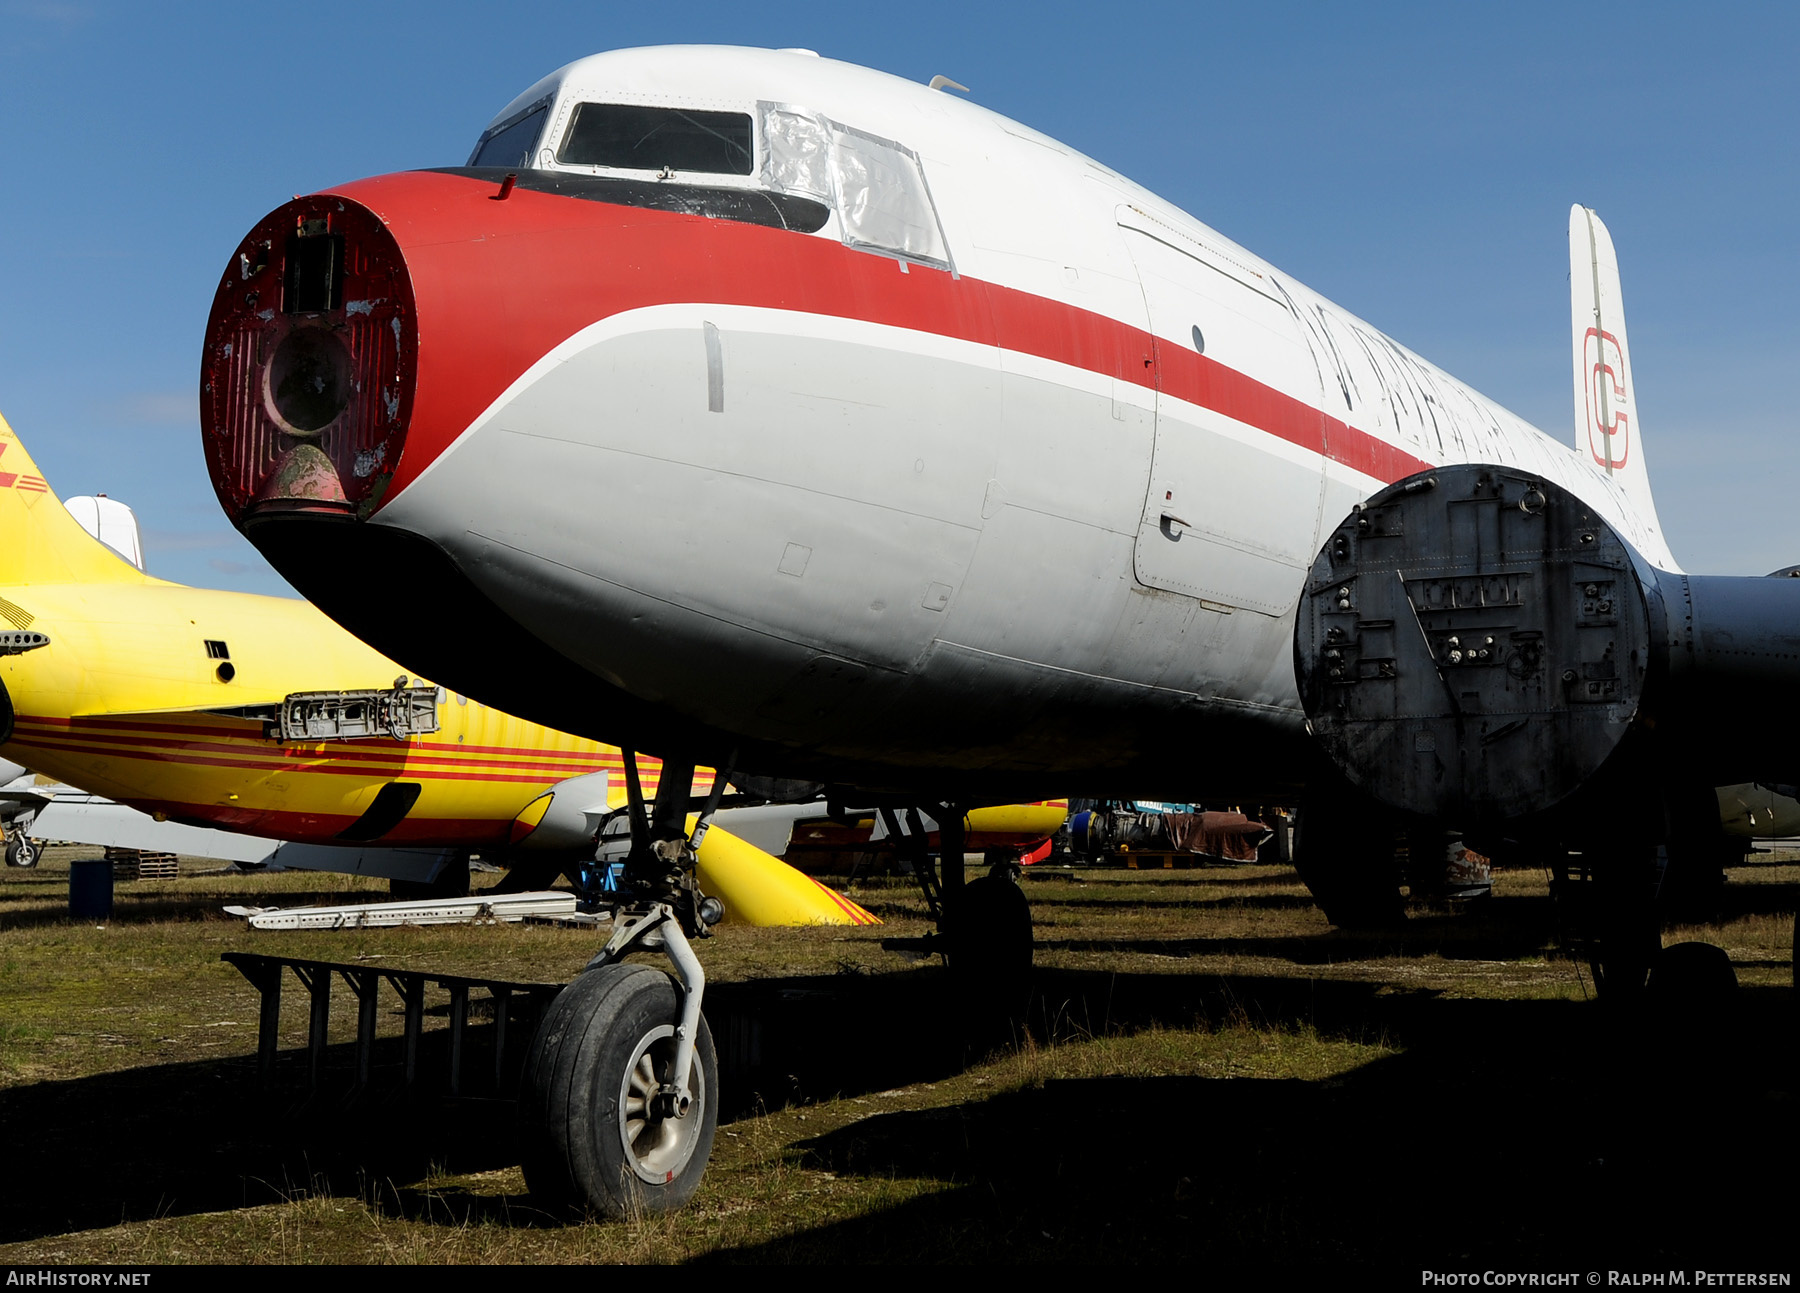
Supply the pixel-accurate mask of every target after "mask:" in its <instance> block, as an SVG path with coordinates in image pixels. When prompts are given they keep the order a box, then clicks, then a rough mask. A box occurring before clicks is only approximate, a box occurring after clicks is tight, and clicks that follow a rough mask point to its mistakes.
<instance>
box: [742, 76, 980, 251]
mask: <svg viewBox="0 0 1800 1293" xmlns="http://www.w3.org/2000/svg"><path fill="white" fill-rule="evenodd" d="M760 107H761V111H762V122H763V146H764V150H765V152H764V156H763V166H762V178H763V182H764V183H765V184H767V185H768V186H769V188H771V189H773V190H775V191H776V192H778V193H788V194H794V195H796V196H804V197H807V198H811V199H813V200H814V201H818V202H824V203H830V204H832V205H834V206H835V207H836V208H837V215H838V225H839V233H840V235H841V236H842V238H843V240H844V243H845V245H847V246H850V247H857V248H860V249H862V250H864V251H873V252H879V253H882V254H885V255H890V256H898V257H900V258H902V259H903V260H911V261H917V262H918V263H920V264H922V265H935V266H937V267H938V268H940V269H949V270H951V271H952V272H953V273H954V272H955V271H954V267H953V266H952V265H951V263H950V248H949V244H948V243H946V242H945V240H944V231H943V228H942V226H941V225H940V224H939V223H938V216H937V207H936V205H935V204H934V203H933V202H932V200H931V189H930V187H929V186H928V185H927V184H926V183H925V172H924V169H923V168H922V167H921V166H920V165H919V155H918V154H917V153H915V152H913V150H912V149H910V148H907V147H906V146H904V145H903V144H898V143H895V142H894V141H893V140H891V139H883V138H881V137H880V136H879V135H871V134H869V133H867V132H866V131H862V130H856V129H854V128H852V127H850V126H846V125H842V124H840V123H838V122H836V121H833V120H831V119H830V118H829V117H821V116H818V115H817V114H815V113H811V112H808V111H806V110H805V109H803V108H797V107H792V106H790V105H787V104H776V103H764V104H762V105H760Z"/></svg>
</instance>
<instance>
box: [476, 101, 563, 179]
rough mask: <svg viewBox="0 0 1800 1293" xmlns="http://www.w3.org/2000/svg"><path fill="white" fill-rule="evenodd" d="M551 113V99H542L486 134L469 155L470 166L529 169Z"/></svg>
mask: <svg viewBox="0 0 1800 1293" xmlns="http://www.w3.org/2000/svg"><path fill="white" fill-rule="evenodd" d="M549 112H550V100H549V99H547V98H545V99H539V100H538V101H537V102H536V103H534V104H532V105H530V106H529V107H527V108H525V109H524V110H523V111H521V112H517V113H514V114H513V116H512V117H511V118H510V119H508V120H506V121H502V122H501V123H500V124H499V125H497V126H495V127H493V128H492V129H491V130H488V131H485V132H484V133H483V134H482V136H481V138H480V139H479V140H477V141H476V143H475V151H474V152H472V153H470V154H469V165H470V166H505V167H508V168H522V167H528V166H530V165H531V164H532V157H533V155H534V154H535V153H536V152H537V143H538V136H539V135H541V134H543V132H544V118H545V117H546V116H547V115H548V114H549Z"/></svg>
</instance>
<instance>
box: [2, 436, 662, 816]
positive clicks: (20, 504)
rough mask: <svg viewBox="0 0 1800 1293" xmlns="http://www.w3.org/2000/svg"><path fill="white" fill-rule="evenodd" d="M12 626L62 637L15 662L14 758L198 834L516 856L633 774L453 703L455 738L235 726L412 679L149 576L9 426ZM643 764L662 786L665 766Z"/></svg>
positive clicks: (6, 487) (276, 604)
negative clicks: (366, 823) (494, 849)
mask: <svg viewBox="0 0 1800 1293" xmlns="http://www.w3.org/2000/svg"><path fill="white" fill-rule="evenodd" d="M0 621H4V622H0V632H6V631H25V632H30V631H37V632H42V633H45V634H47V635H48V637H49V639H50V640H49V643H48V644H47V645H43V646H38V647H34V648H30V649H26V650H24V651H22V652H19V653H17V654H8V655H0V685H3V686H4V688H5V693H4V697H3V698H0V737H3V738H4V739H3V740H0V756H3V757H5V758H7V759H10V760H12V761H14V762H16V763H21V764H24V765H25V766H27V767H30V768H32V769H34V770H36V771H38V772H41V773H44V774H46V775H49V776H52V777H55V778H57V779H59V780H62V781H66V782H68V783H69V784H70V785H74V786H79V787H81V788H82V789H84V790H88V791H91V792H93V793H95V794H101V795H105V796H107V797H109V798H112V799H117V800H120V801H121V802H124V803H127V804H130V805H132V806H133V807H135V808H139V809H142V810H144V811H146V812H150V813H159V814H162V815H164V816H166V817H169V818H173V819H177V820H181V821H186V822H192V823H196V824H202V825H208V826H221V827H226V828H229V829H232V830H238V831H245V832H248V833H251V834H259V835H268V836H272V837H275V838H279V839H286V840H300V841H307V842H317V843H326V842H333V841H338V840H341V839H345V838H351V839H361V840H367V841H373V840H375V839H379V841H380V842H381V843H383V844H396V845H410V846H427V845H437V846H463V847H472V848H478V847H482V846H504V845H507V844H509V843H514V842H516V841H517V840H518V839H519V838H520V837H521V836H522V835H524V834H526V833H528V831H529V828H530V826H531V825H532V824H534V823H533V819H532V818H531V817H530V816H529V815H528V816H527V819H526V821H524V822H519V821H518V818H519V814H520V813H521V812H522V811H524V810H525V809H526V808H527V807H528V806H530V805H531V804H532V803H533V801H534V800H537V799H538V798H539V797H541V796H542V795H543V794H544V792H545V791H546V790H548V789H549V788H550V787H551V786H553V785H554V784H555V783H557V782H559V781H562V780H564V779H565V778H568V777H573V776H579V775H581V774H583V773H589V772H595V771H599V770H601V769H603V768H609V769H613V770H615V772H616V770H617V769H619V768H620V766H621V764H620V757H619V753H618V751H617V750H615V749H612V748H611V747H607V746H602V745H600V744H598V743H597V742H594V741H590V740H586V739H584V738H582V737H577V736H570V735H567V734H565V733H562V732H556V731H552V730H550V729H549V728H545V727H540V726H538V725H536V724H534V723H528V722H525V721H524V720H523V719H518V718H514V717H512V716H510V715H508V714H504V713H501V712H499V711H497V710H494V709H491V708H488V707H487V706H484V705H481V704H478V703H476V702H474V701H470V700H466V699H465V698H463V697H460V696H450V695H447V694H445V693H443V692H442V691H440V692H439V693H438V697H439V703H438V706H437V711H438V721H439V724H440V726H439V730H438V731H437V732H435V733H431V734H425V735H414V736H412V737H411V738H410V739H407V740H403V741H402V740H394V739H391V738H388V737H380V738H366V739H359V740H346V741H306V742H283V741H279V740H272V739H270V738H269V737H267V736H265V735H264V732H265V722H264V720H263V718H262V717H260V716H259V717H245V716H239V715H234V714H233V713H231V712H230V711H233V710H243V709H262V710H267V709H268V708H269V707H271V706H279V705H280V703H281V701H282V700H283V698H284V697H286V696H288V695H289V694H292V693H296V692H332V691H355V690H363V689H385V688H392V687H393V686H394V684H395V680H396V679H397V678H400V677H402V676H404V675H405V670H403V669H401V668H400V667H399V666H398V665H396V664H395V663H394V662H393V661H391V660H389V659H387V658H386V657H384V656H382V655H381V654H380V653H378V652H376V651H374V650H372V649H371V648H369V647H367V646H365V645H364V644H363V643H361V642H359V641H357V640H356V639H355V638H353V637H351V636H350V635H349V634H348V633H346V632H345V631H344V630H343V629H341V628H339V627H338V626H337V625H336V624H334V623H332V622H331V621H330V620H328V619H326V618H325V616H324V615H322V614H320V613H319V612H318V611H317V610H315V609H314V608H313V607H312V606H311V605H309V604H308V603H306V602H302V601H298V600H292V599H287V598H280V597H260V596H255V595H251V594H246V593H229V592H218V591H213V590H208V589H199V588H187V587H183V586H182V585H179V584H172V583H168V582H166V581H164V580H161V579H155V578H152V577H151V576H149V575H146V574H144V573H143V572H142V571H139V570H138V569H137V568H136V567H134V566H132V565H131V564H130V563H129V562H127V561H125V560H124V559H123V558H121V557H119V556H118V555H117V554H115V553H114V552H113V551H112V550H111V549H110V548H107V547H106V546H105V545H104V544H101V543H100V542H99V541H97V540H96V539H94V538H93V537H92V536H90V535H89V534H88V533H87V532H86V531H85V530H83V529H82V528H81V527H80V525H79V524H77V523H76V521H75V520H74V519H73V518H72V517H71V516H70V515H69V514H68V512H67V511H66V510H64V508H63V507H62V505H61V504H60V503H59V502H58V500H57V498H56V496H55V495H54V494H53V493H52V492H51V491H50V490H49V488H48V486H47V484H46V483H45V482H44V480H43V477H42V476H41V475H40V474H39V473H38V472H37V469H36V467H35V466H34V465H33V464H32V462H31V460H30V457H29V455H27V453H26V452H25V448H24V446H23V445H22V444H21V443H20V442H19V440H18V438H17V436H16V435H15V434H14V433H13V431H12V428H11V427H9V426H7V425H6V423H5V421H4V420H3V419H0ZM407 681H408V682H409V683H416V682H418V681H419V680H417V679H410V678H409V679H408V680H407ZM643 762H644V763H645V764H646V765H647V766H646V767H645V768H644V776H645V780H646V782H647V783H648V784H649V785H650V786H651V787H654V785H655V781H656V773H657V771H658V768H659V765H657V764H655V763H654V762H653V761H651V760H644V761H643ZM612 780H613V784H615V785H617V784H618V783H619V778H618V777H616V776H615V777H614V778H613V779H612ZM393 782H401V783H405V784H407V785H408V786H409V787H410V786H411V785H416V786H417V787H418V794H417V798H416V799H415V800H414V801H413V802H412V804H411V805H410V807H409V808H408V809H407V811H406V812H405V815H404V816H403V817H402V818H400V820H398V821H397V822H395V823H394V824H393V825H392V826H391V828H390V829H387V830H385V831H382V832H381V833H380V834H379V835H377V836H369V835H367V834H362V835H359V834H358V833H357V832H356V827H357V824H358V823H359V822H362V821H363V820H364V814H365V813H367V812H368V811H369V809H370V807H371V805H372V804H373V803H374V801H375V799H376V796H377V795H378V794H379V793H380V792H381V790H382V788H383V787H385V786H387V785H389V784H390V783H393ZM345 832H350V835H349V836H348V837H346V835H345Z"/></svg>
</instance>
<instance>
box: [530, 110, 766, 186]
mask: <svg viewBox="0 0 1800 1293" xmlns="http://www.w3.org/2000/svg"><path fill="white" fill-rule="evenodd" d="M753 156H754V154H753V149H752V138H751V124H750V114H749V113H747V112H705V111H701V110H700V109H697V108H670V107H658V106H654V105H647V104H631V103H581V104H577V105H576V107H575V115H574V117H573V118H572V119H571V120H570V122H569V129H568V131H567V132H566V133H565V134H564V135H563V140H562V144H561V145H560V146H559V147H558V149H557V151H556V160H557V161H558V162H560V163H562V164H563V165H565V166H605V167H612V168H616V169H620V170H638V171H657V172H664V171H668V172H674V173H677V174H679V173H682V172H699V173H701V174H706V175H748V174H750V172H751V163H752V161H753Z"/></svg>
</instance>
